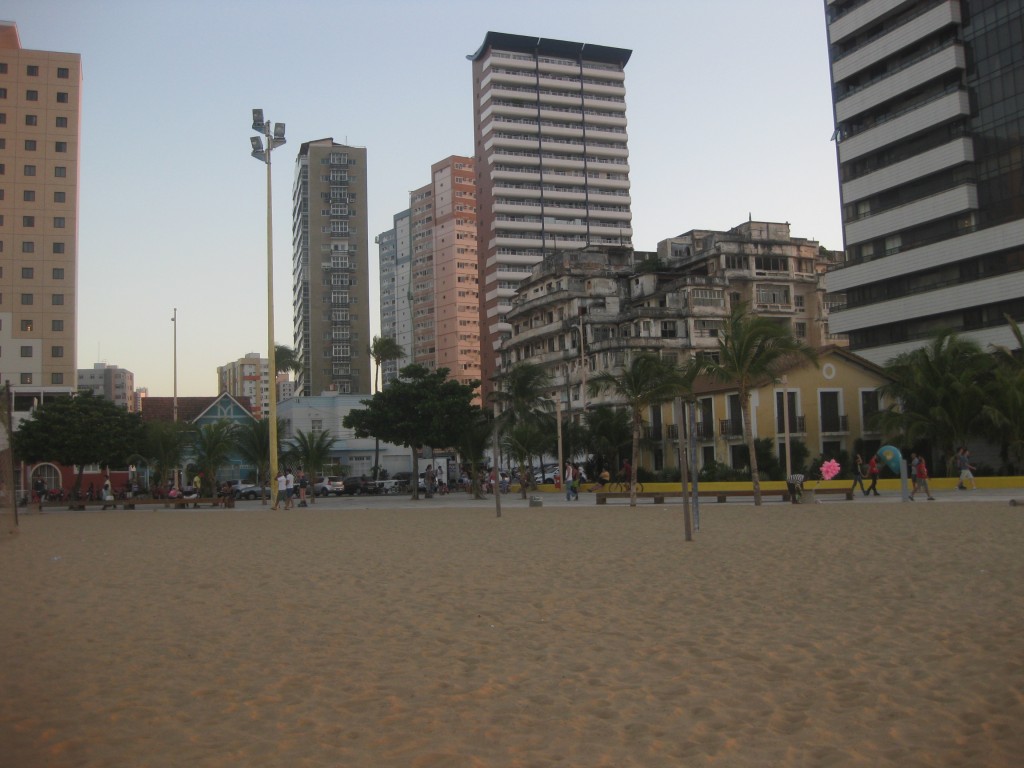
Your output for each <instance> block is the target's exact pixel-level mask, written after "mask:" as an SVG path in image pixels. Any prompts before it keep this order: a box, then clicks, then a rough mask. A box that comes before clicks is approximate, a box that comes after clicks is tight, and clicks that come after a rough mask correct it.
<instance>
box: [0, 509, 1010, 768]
mask: <svg viewBox="0 0 1024 768" xmlns="http://www.w3.org/2000/svg"><path fill="white" fill-rule="evenodd" d="M348 501H349V500H344V499H342V500H337V501H331V502H329V503H327V504H324V503H319V504H317V505H316V506H315V507H312V508H310V509H297V510H293V511H289V512H287V513H286V512H276V513H274V512H270V511H268V510H266V509H263V508H260V506H259V505H258V504H257V503H253V504H243V505H240V506H239V507H238V508H236V509H234V510H211V509H200V510H187V511H182V510H176V511H175V510H163V509H160V510H158V511H154V510H152V509H150V510H138V511H121V510H118V511H113V512H111V511H106V512H99V511H88V512H76V513H71V512H56V513H48V514H34V515H26V516H23V517H22V519H21V526H20V531H19V532H18V533H17V534H15V535H13V536H9V537H7V539H6V540H5V541H3V542H2V543H0V579H2V584H3V588H2V603H0V637H2V647H3V656H4V658H3V663H2V664H3V666H2V672H0V765H3V766H4V768H7V767H8V766H9V767H10V768H37V767H39V768H42V767H43V766H46V767H47V768H65V767H70V766H76V767H82V766H89V767H92V766H131V767H132V768H141V767H142V766H152V767H154V768H157V767H163V766H168V767H171V766H174V767H175V768H177V767H178V766H185V765H187V766H204V767H211V768H212V767H213V766H289V767H293V766H318V767H319V766H325V767H326V766H346V767H348V766H354V767H362V766H368V767H369V766H373V767H374V768H378V767H380V766H385V767H389V766H396V767H397V766H402V767H408V766H413V767H416V768H441V767H444V768H449V767H451V768H468V767H470V766H472V767H474V768H476V767H482V766H523V767H526V766H531V767H539V766H644V767H646V766H665V767H666V768H668V767H669V766H671V767H672V768H676V767H678V766H710V765H715V766H773V765H796V766H900V767H901V768H906V767H907V766H989V767H992V766H1017V765H1020V760H1021V755H1024V557H1022V556H1021V552H1022V549H1021V546H1022V542H1024V511H1022V509H1021V508H1020V507H1011V506H1009V505H1008V503H1007V501H1005V500H1003V501H998V502H997V501H989V502H978V503H971V504H959V503H941V502H936V503H925V504H921V503H916V504H914V505H910V504H903V505H900V504H898V503H892V502H891V501H884V500H883V503H871V502H869V501H867V500H858V501H857V502H846V503H835V504H831V503H830V504H821V505H817V506H806V507H805V506H793V505H788V504H782V503H775V504H767V505H765V506H764V507H761V508H755V507H753V505H751V504H749V503H748V504H704V505H703V506H702V526H701V530H700V532H699V533H697V535H696V541H695V542H692V543H686V542H684V541H683V536H682V517H681V510H680V507H679V505H678V504H668V505H664V506H661V505H653V504H648V505H643V506H640V507H638V508H636V509H633V510H630V509H629V508H628V507H624V506H619V505H608V506H601V507H598V506H592V505H589V504H587V503H583V504H582V505H579V506H569V505H564V504H563V505H560V506H552V505H545V506H544V507H542V508H530V507H528V506H527V505H526V503H525V502H523V501H520V500H518V499H511V498H509V499H508V501H506V502H505V503H504V505H503V507H504V508H503V516H502V517H501V518H500V519H497V518H496V517H495V515H494V509H493V506H489V505H488V504H487V503H479V504H472V503H467V502H465V501H461V500H459V501H455V500H452V501H451V502H448V501H446V500H445V499H432V500H429V501H424V502H420V503H419V504H413V503H410V502H405V501H403V502H397V501H394V502H390V503H389V502H388V501H387V500H383V499H382V500H376V503H367V504H359V505H356V504H350V503H348Z"/></svg>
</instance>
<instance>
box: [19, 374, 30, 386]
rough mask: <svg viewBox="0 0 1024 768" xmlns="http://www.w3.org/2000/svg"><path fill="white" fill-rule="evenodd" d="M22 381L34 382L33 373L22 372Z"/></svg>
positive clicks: (24, 382) (23, 382)
mask: <svg viewBox="0 0 1024 768" xmlns="http://www.w3.org/2000/svg"><path fill="white" fill-rule="evenodd" d="M21 383H22V384H31V383H32V374H31V373H23V374H21Z"/></svg>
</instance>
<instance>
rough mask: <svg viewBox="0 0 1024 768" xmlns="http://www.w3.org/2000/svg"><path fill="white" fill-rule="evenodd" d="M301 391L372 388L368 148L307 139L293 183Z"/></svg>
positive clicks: (295, 311)
mask: <svg viewBox="0 0 1024 768" xmlns="http://www.w3.org/2000/svg"><path fill="white" fill-rule="evenodd" d="M292 243H293V246H294V253H293V256H292V280H293V286H292V312H293V318H292V319H293V321H294V328H295V355H296V357H297V358H298V359H299V360H301V361H302V365H303V370H302V373H300V374H299V377H298V381H297V383H296V387H295V394H296V395H305V396H310V395H319V394H320V393H321V392H329V391H330V392H341V393H358V394H370V390H371V387H372V381H373V376H372V365H371V364H370V353H369V347H370V342H371V340H372V339H371V337H370V271H369V270H370V262H369V258H370V254H369V247H368V243H369V240H368V236H367V219H366V148H365V147H349V146H346V145H344V144H336V143H335V142H334V139H329V138H328V139H320V140H318V141H307V142H306V143H304V144H303V145H302V147H301V149H300V150H299V155H298V158H297V159H296V162H295V183H294V186H293V188H292Z"/></svg>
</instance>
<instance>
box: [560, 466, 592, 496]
mask: <svg viewBox="0 0 1024 768" xmlns="http://www.w3.org/2000/svg"><path fill="white" fill-rule="evenodd" d="M586 479H587V476H586V474H585V473H584V472H583V467H581V466H580V465H579V464H573V463H572V462H571V461H567V462H565V471H564V472H563V473H562V484H563V485H564V486H565V500H566V501H579V500H580V484H581V483H583V482H586Z"/></svg>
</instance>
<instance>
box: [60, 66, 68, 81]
mask: <svg viewBox="0 0 1024 768" xmlns="http://www.w3.org/2000/svg"><path fill="white" fill-rule="evenodd" d="M57 77H59V78H60V79H61V80H67V79H68V78H69V77H71V70H70V69H68V68H67V67H57Z"/></svg>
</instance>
